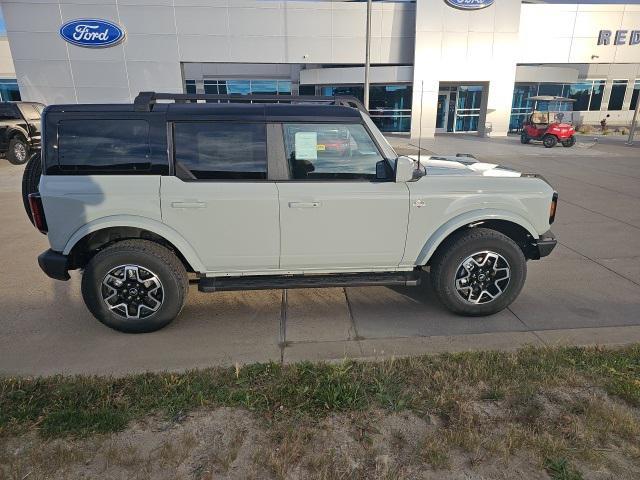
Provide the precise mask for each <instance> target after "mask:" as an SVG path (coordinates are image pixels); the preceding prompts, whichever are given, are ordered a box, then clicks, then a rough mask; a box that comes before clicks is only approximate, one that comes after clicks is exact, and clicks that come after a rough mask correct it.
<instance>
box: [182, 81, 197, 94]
mask: <svg viewBox="0 0 640 480" xmlns="http://www.w3.org/2000/svg"><path fill="white" fill-rule="evenodd" d="M184 83H185V91H186V92H187V93H193V94H195V93H196V81H195V80H186V81H185V82H184Z"/></svg>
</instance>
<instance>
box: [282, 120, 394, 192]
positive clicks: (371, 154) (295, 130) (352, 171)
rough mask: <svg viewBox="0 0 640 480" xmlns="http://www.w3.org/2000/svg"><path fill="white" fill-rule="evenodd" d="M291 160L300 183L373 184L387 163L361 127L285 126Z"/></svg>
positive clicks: (294, 174)
mask: <svg viewBox="0 0 640 480" xmlns="http://www.w3.org/2000/svg"><path fill="white" fill-rule="evenodd" d="M284 138H285V148H286V154H287V158H288V160H289V165H290V168H291V173H292V177H293V178H294V179H296V180H317V179H327V180H331V179H333V180H373V179H375V178H376V164H377V163H378V162H379V161H381V160H383V158H382V156H381V155H380V153H379V152H378V149H377V147H376V145H375V143H374V142H373V140H372V139H371V137H370V136H369V133H368V132H367V131H366V130H365V128H364V127H363V126H362V125H360V124H300V123H295V124H294V123H290V124H286V125H284Z"/></svg>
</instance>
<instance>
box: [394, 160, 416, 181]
mask: <svg viewBox="0 0 640 480" xmlns="http://www.w3.org/2000/svg"><path fill="white" fill-rule="evenodd" d="M417 163H418V162H415V161H414V160H411V159H410V158H409V157H398V158H397V159H396V183H400V182H410V181H412V180H413V179H414V178H415V177H414V174H415V171H416V167H417V166H418V165H417Z"/></svg>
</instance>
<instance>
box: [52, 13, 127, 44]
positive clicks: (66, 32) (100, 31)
mask: <svg viewBox="0 0 640 480" xmlns="http://www.w3.org/2000/svg"><path fill="white" fill-rule="evenodd" d="M60 36H61V37H62V38H64V39H65V40H66V41H67V42H69V43H72V44H73V45H78V46H79V47H88V48H100V47H111V46H112V45H116V44H117V43H120V42H121V41H122V40H123V39H124V31H123V30H122V29H121V28H120V27H119V26H118V25H116V24H115V23H112V22H108V21H107V20H99V19H97V18H81V19H78V20H71V21H70V22H67V23H65V24H64V25H62V27H60Z"/></svg>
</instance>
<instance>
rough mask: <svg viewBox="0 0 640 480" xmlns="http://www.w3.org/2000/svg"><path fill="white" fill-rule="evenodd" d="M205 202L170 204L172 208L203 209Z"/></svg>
mask: <svg viewBox="0 0 640 480" xmlns="http://www.w3.org/2000/svg"><path fill="white" fill-rule="evenodd" d="M206 206H207V204H206V203H205V202H171V207H173V208H205V207H206Z"/></svg>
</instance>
